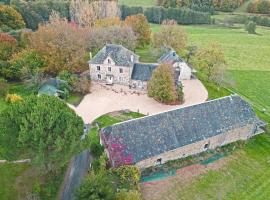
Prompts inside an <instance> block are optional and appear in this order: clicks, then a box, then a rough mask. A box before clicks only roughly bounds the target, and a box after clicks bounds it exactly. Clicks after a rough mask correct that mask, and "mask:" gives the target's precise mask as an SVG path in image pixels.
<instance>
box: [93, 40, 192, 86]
mask: <svg viewBox="0 0 270 200" xmlns="http://www.w3.org/2000/svg"><path fill="white" fill-rule="evenodd" d="M172 52H174V51H169V52H167V53H165V54H164V55H163V56H162V57H161V58H160V59H159V63H141V62H139V56H138V55H136V54H135V53H134V52H132V51H130V50H128V49H126V48H125V47H123V46H122V45H116V44H107V45H105V46H104V47H103V48H102V49H101V50H100V51H99V52H98V53H97V54H96V55H95V56H94V57H93V58H92V59H91V60H90V61H89V62H88V63H89V69H90V76H91V80H93V81H98V82H103V83H106V84H108V85H112V84H120V85H126V86H129V87H130V88H134V89H140V90H145V89H146V88H147V82H148V81H149V80H150V78H151V76H152V73H153V71H154V70H155V69H156V67H157V66H158V65H159V64H160V63H169V64H171V65H172V66H173V67H174V69H175V72H176V73H175V74H176V76H177V77H176V79H177V81H180V80H183V79H190V78H191V77H192V70H191V69H190V68H189V67H188V65H187V64H185V63H184V61H182V60H181V59H180V57H179V56H178V55H177V54H176V53H175V52H174V53H172ZM171 54H172V56H171Z"/></svg>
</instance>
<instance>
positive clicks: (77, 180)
mask: <svg viewBox="0 0 270 200" xmlns="http://www.w3.org/2000/svg"><path fill="white" fill-rule="evenodd" d="M91 162H92V156H91V153H90V151H88V150H85V151H83V152H82V153H80V154H79V155H77V156H75V157H74V158H73V159H72V160H71V162H70V164H69V168H68V170H67V172H66V175H65V180H64V183H63V187H62V191H61V196H60V199H61V200H74V199H75V195H74V194H75V191H76V189H77V188H78V187H79V185H80V184H81V182H82V180H83V178H84V176H85V174H86V173H87V171H88V169H89V167H90V163H91Z"/></svg>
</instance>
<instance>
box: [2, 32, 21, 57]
mask: <svg viewBox="0 0 270 200" xmlns="http://www.w3.org/2000/svg"><path fill="white" fill-rule="evenodd" d="M16 48H17V40H16V39H15V38H14V37H12V36H11V35H9V34H7V33H0V60H3V61H8V60H9V58H10V57H11V55H12V54H13V53H14V52H15V50H16Z"/></svg>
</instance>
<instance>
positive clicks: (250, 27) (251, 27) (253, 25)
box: [245, 21, 256, 34]
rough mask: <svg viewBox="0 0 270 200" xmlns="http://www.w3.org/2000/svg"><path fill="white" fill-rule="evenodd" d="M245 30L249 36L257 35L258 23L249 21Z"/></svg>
mask: <svg viewBox="0 0 270 200" xmlns="http://www.w3.org/2000/svg"><path fill="white" fill-rule="evenodd" d="M245 28H246V31H247V32H248V33H249V34H255V33H256V23H255V22H254V21H248V22H247V23H246V25H245Z"/></svg>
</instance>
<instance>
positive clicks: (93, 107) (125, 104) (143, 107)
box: [70, 79, 208, 123]
mask: <svg viewBox="0 0 270 200" xmlns="http://www.w3.org/2000/svg"><path fill="white" fill-rule="evenodd" d="M182 83H183V86H184V89H183V91H184V99H185V102H184V104H183V105H180V106H179V105H176V106H170V105H164V104H161V103H158V102H157V101H155V100H153V99H152V98H149V97H148V96H147V94H145V93H144V94H137V93H134V91H132V90H129V89H128V87H124V86H117V85H115V86H113V87H110V86H107V87H104V86H101V85H99V84H96V83H94V84H93V85H92V88H91V92H92V93H90V94H87V95H86V96H85V97H84V99H83V100H82V102H81V103H80V104H79V105H78V106H77V107H74V106H70V107H71V108H72V109H74V110H75V111H76V113H77V114H78V115H79V116H81V117H82V118H83V120H84V122H85V123H91V122H92V121H93V120H94V119H96V118H97V117H99V116H101V115H103V114H106V113H108V112H113V111H115V110H125V109H128V110H131V111H134V112H138V111H139V112H141V113H143V114H145V115H148V114H150V115H151V114H156V113H160V112H164V111H167V110H172V109H176V108H180V107H183V106H188V105H193V104H198V103H202V102H204V101H206V100H207V98H208V93H207V90H206V89H205V87H204V86H203V84H202V83H201V82H200V81H199V80H197V79H194V80H184V81H182Z"/></svg>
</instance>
